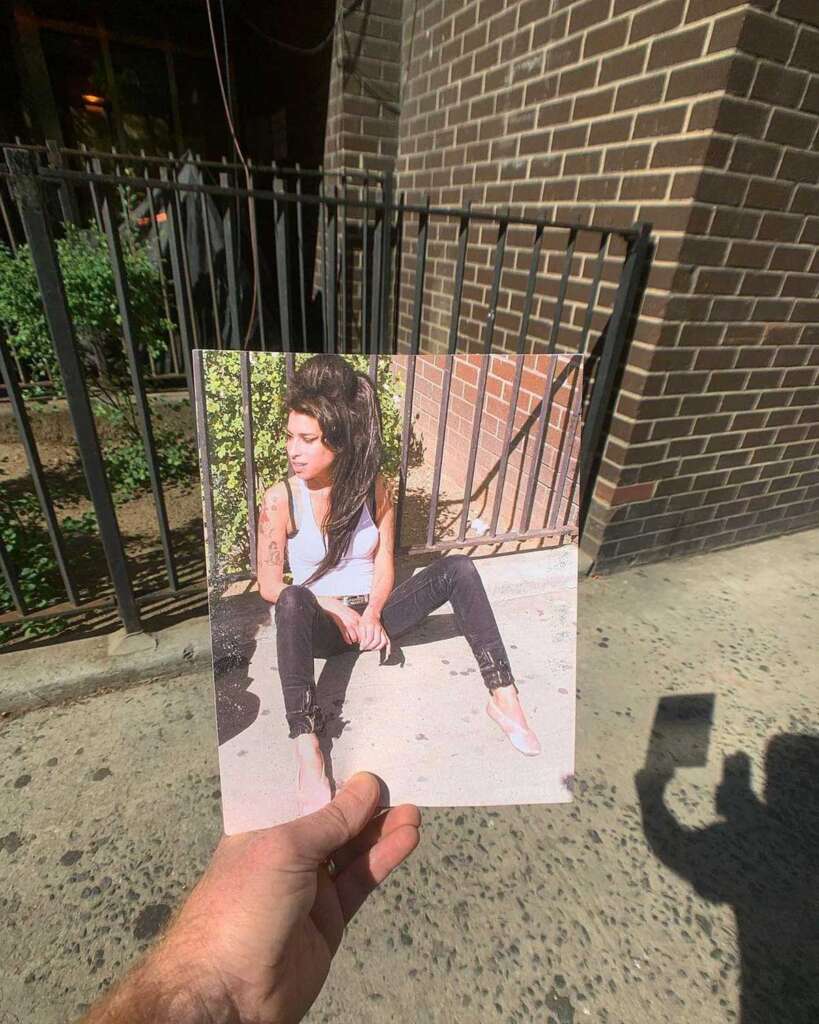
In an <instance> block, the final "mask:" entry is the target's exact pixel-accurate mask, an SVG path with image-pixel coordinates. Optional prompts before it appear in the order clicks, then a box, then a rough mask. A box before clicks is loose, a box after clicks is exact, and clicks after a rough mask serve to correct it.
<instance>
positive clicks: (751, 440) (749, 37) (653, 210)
mask: <svg viewBox="0 0 819 1024" xmlns="http://www.w3.org/2000/svg"><path fill="white" fill-rule="evenodd" d="M402 59H403V68H404V79H403V83H402V114H401V119H400V130H399V140H398V161H397V169H398V179H399V180H398V185H399V189H404V190H406V191H407V193H408V197H409V198H419V197H420V196H422V195H424V194H429V195H430V198H431V200H432V202H433V203H435V202H443V203H447V204H462V203H465V202H467V201H470V200H471V201H472V202H474V203H476V204H481V205H489V206H491V207H494V208H496V209H499V208H502V207H505V206H506V205H507V204H508V205H511V207H512V209H513V210H521V211H523V210H526V211H528V212H532V211H535V210H536V211H537V212H540V213H543V212H547V213H548V214H551V215H552V216H554V217H556V218H562V219H572V220H579V221H582V222H586V223H588V222H593V223H595V224H599V225H613V226H627V225H630V224H632V223H633V222H635V221H637V220H647V221H651V222H652V223H653V225H654V234H655V240H656V251H655V253H654V260H653V265H652V268H651V272H650V276H649V278H648V280H647V283H646V289H645V293H644V296H643V299H642V305H641V309H640V316H639V320H638V322H637V326H636V330H635V333H634V338H633V342H632V344H631V347H630V350H629V353H628V358H627V365H626V366H625V369H624V373H623V376H622V384H621V390H620V394H619V398H618V401H617V405H616V409H615V413H614V416H613V419H612V423H611V429H610V434H609V437H608V441H607V443H606V445H605V449H604V451H603V453H602V461H601V466H600V472H599V475H598V478H597V484H596V488H595V492H594V496H593V500H592V503H591V508H590V514H589V518H588V521H587V525H586V531H585V537H584V546H585V549H586V551H587V553H588V554H589V555H590V557H591V558H593V559H594V560H595V563H596V567H597V568H598V570H601V571H604V570H606V569H614V568H617V567H620V566H622V565H626V564H633V563H634V562H640V561H649V560H654V559H657V558H660V557H665V556H667V555H675V554H683V553H688V552H691V551H698V550H704V549H707V548H710V547H717V546H723V545H726V544H732V543H740V542H744V541H748V540H753V539H756V538H758V537H762V536H765V535H768V534H771V533H777V532H782V531H785V530H789V529H797V528H800V527H804V526H807V525H813V524H815V522H816V519H817V511H819V471H818V470H819V425H817V420H816V410H817V404H819V403H818V402H817V400H818V399H819V370H817V366H818V365H819V331H818V330H817V327H816V322H817V320H819V300H817V285H818V284H819V261H818V260H817V254H816V244H817V242H819V212H817V204H818V203H819V190H817V187H816V184H815V183H816V180H817V171H818V165H819V153H817V134H818V133H819V6H817V4H816V3H815V2H814V0H757V2H753V3H743V2H738V0H655V2H646V0H581V2H576V0H575V2H572V0H552V2H550V3H548V2H546V0H472V2H454V0H451V2H445V0H426V2H425V0H419V2H418V4H417V5H415V4H413V5H407V9H406V11H405V18H404V22H403V58H402ZM448 230H449V234H448V235H441V236H439V237H437V238H433V239H432V244H433V245H437V246H438V248H437V250H435V251H434V253H433V256H432V260H433V262H432V270H431V283H430V295H429V299H428V304H429V314H427V313H426V312H425V319H424V330H423V333H422V345H429V346H430V347H431V348H433V350H434V348H435V346H437V345H441V344H443V343H445V340H446V324H447V323H448V311H449V308H450V305H451V287H452V285H451V282H452V278H453V270H454V258H455V257H454V246H453V238H454V234H453V233H454V226H453V225H451V226H450V228H449V229H448ZM476 244H478V245H479V246H481V245H482V246H483V250H484V252H486V253H488V251H489V247H490V246H491V238H490V237H486V238H485V239H484V238H477V239H476ZM559 248H560V243H559V242H558V241H556V242H555V245H554V252H552V253H550V254H549V253H547V256H546V269H547V270H548V271H549V272H550V273H552V274H553V275H554V274H555V273H557V272H558V268H559V267H560V262H559ZM522 250H524V251H525V245H522ZM521 259H522V257H521ZM475 263H476V265H475V269H474V274H475V277H474V279H473V280H471V281H469V282H468V284H469V285H470V286H472V287H473V291H472V293H471V294H470V296H469V301H470V302H471V303H472V307H471V308H468V309H467V311H466V315H465V321H464V323H465V326H464V329H463V333H462V337H461V344H463V345H469V344H471V339H473V338H474V339H476V340H477V339H478V338H480V325H481V323H482V322H483V321H485V303H486V295H487V291H488V286H489V277H490V276H491V275H490V269H489V262H488V256H485V255H481V256H479V257H478V258H477V259H476V261H475ZM407 267H408V273H409V274H410V276H411V271H412V265H411V262H410V263H408V264H407ZM511 268H512V269H513V270H516V269H520V264H516V263H513V264H511ZM612 270H613V268H612V267H607V270H606V275H605V276H606V278H607V280H608V282H609V291H608V292H607V291H606V290H605V289H604V292H603V295H602V297H601V310H600V314H599V315H598V317H597V318H596V320H595V324H594V326H595V328H596V329H598V330H599V329H600V327H601V317H602V319H603V322H604V320H605V313H606V310H607V308H610V302H611V290H612V280H613V273H612ZM587 273H588V268H587V266H586V264H585V263H584V262H583V260H582V256H581V261H580V263H579V265H578V270H577V274H578V279H582V278H584V277H586V276H587ZM551 287H552V291H553V290H554V285H552V286H551ZM543 299H544V301H545V300H547V299H548V296H547V295H545V294H544V296H543ZM518 308H519V303H518ZM514 312H515V310H514V309H512V308H510V309H509V313H510V317H509V318H508V320H507V321H506V323H503V322H501V323H500V325H499V326H500V331H499V333H498V334H497V335H496V338H495V342H496V344H499V345H507V346H508V344H509V338H510V337H512V336H513V335H514V315H513V314H514ZM539 312H540V314H542V322H538V319H537V318H536V319H535V321H534V323H533V330H532V336H533V338H534V339H535V340H541V339H542V337H543V331H544V330H545V329H546V328H547V326H548V306H544V307H543V308H542V309H541V310H540V311H539ZM570 320H571V316H570Z"/></svg>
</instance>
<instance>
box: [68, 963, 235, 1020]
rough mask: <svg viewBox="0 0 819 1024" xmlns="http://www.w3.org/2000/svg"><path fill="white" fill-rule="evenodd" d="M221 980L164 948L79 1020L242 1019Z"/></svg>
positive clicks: (138, 967) (135, 969)
mask: <svg viewBox="0 0 819 1024" xmlns="http://www.w3.org/2000/svg"><path fill="white" fill-rule="evenodd" d="M240 1020H241V1018H240V1016H239V1013H238V1010H237V1008H236V1005H235V1003H234V1001H233V1000H232V999H231V998H230V995H229V994H228V992H227V990H226V988H225V986H224V985H223V984H222V983H221V981H220V980H219V979H218V978H217V977H215V976H214V975H212V974H211V973H209V972H208V971H207V970H206V969H204V968H202V969H198V968H197V966H196V965H195V964H194V963H193V962H192V961H191V960H185V959H182V958H180V957H177V956H176V955H175V954H173V953H171V952H170V951H166V950H165V949H163V948H162V947H160V948H159V949H157V950H155V951H153V952H151V953H150V954H149V955H148V956H147V957H146V958H145V959H144V960H143V961H141V962H140V963H139V964H137V966H136V967H134V968H133V969H132V970H131V971H130V972H129V973H128V974H127V975H126V976H125V978H123V979H122V981H121V982H120V983H119V984H118V985H117V986H116V987H115V988H114V989H112V990H111V992H110V993H109V994H108V996H107V997H106V998H105V999H104V1000H103V1002H101V1003H99V1004H98V1005H97V1006H96V1007H95V1008H94V1009H92V1011H91V1012H90V1014H89V1015H88V1016H87V1017H85V1018H83V1020H82V1021H81V1024H240Z"/></svg>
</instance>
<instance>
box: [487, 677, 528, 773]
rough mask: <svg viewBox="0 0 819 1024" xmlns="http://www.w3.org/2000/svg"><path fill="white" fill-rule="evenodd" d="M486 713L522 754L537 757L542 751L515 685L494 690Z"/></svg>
mask: <svg viewBox="0 0 819 1024" xmlns="http://www.w3.org/2000/svg"><path fill="white" fill-rule="evenodd" d="M486 713H487V714H488V715H489V717H490V718H491V719H492V721H493V722H495V724H496V725H498V726H499V727H500V729H502V730H503V732H504V733H506V735H507V737H508V738H509V742H510V743H511V744H512V746H513V747H514V748H515V749H516V750H519V751H520V752H521V754H526V756H527V757H535V756H536V755H537V754H539V753H540V752H541V746H540V741H539V740H538V738H537V736H536V735H535V734H534V732H533V731H532V730H531V728H530V727H529V723H528V722H527V721H526V715H524V713H523V708H522V707H521V706H520V701H519V700H518V695H517V693H516V691H515V687H514V686H501V687H498V689H496V690H494V691H493V692H492V696H491V697H490V698H489V703H488V704H487V705H486Z"/></svg>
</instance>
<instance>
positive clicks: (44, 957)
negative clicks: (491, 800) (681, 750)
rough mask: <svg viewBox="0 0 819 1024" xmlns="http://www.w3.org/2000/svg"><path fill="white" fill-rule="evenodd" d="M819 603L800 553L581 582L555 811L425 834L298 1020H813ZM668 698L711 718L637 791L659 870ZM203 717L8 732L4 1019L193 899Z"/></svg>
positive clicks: (210, 779)
mask: <svg viewBox="0 0 819 1024" xmlns="http://www.w3.org/2000/svg"><path fill="white" fill-rule="evenodd" d="M818 595H819V532H817V531H812V532H807V533H801V534H796V535H793V536H790V537H784V538H779V539H776V540H773V541H769V542H766V543H764V544H758V545H755V546H752V547H746V548H741V549H735V550H732V551H726V552H722V553H717V554H712V555H707V556H702V557H699V558H695V559H689V560H684V561H677V562H666V563H663V564H660V565H657V566H652V567H648V568H644V569H639V570H631V571H629V572H626V573H622V574H620V575H618V576H615V577H609V578H601V579H591V580H584V581H583V582H582V584H581V588H580V640H579V669H578V689H579V699H578V705H577V713H578V733H577V782H576V800H575V802H574V803H573V804H564V805H559V806H551V807H550V806H543V807H533V806H525V807H520V808H506V809H497V810H496V809H481V808H478V809H467V810H449V809H440V808H439V809H434V810H433V809H431V810H428V811H426V812H425V813H424V821H425V824H424V828H423V839H422V844H421V848H420V849H419V851H417V852H416V854H415V855H414V857H413V858H412V859H411V861H410V862H409V864H408V865H407V866H405V867H404V868H402V869H401V870H399V871H398V872H397V873H396V874H395V876H394V877H393V878H392V879H391V880H390V881H389V882H388V883H387V884H386V885H385V887H384V888H383V890H382V892H381V893H380V894H378V895H377V896H376V897H374V898H373V899H372V900H371V901H370V902H369V903H368V904H367V905H366V906H365V907H364V908H363V909H362V910H361V911H360V913H359V915H358V917H357V918H356V920H355V921H354V923H353V924H352V926H351V927H350V929H349V931H348V934H347V936H346V939H345V941H344V944H343V946H342V949H341V951H340V953H339V955H338V957H337V960H336V964H335V967H334V970H333V973H332V975H331V978H330V981H329V983H328V985H327V986H326V988H325V990H324V992H323V994H322V995H321V997H320V998H319V1000H318V1002H317V1003H316V1005H315V1007H314V1008H313V1011H312V1012H311V1014H310V1018H309V1019H310V1021H312V1022H319V1021H328V1022H329V1021H333V1022H341V1021H345V1022H346V1021H350V1020H356V1021H357V1022H361V1024H364V1022H370V1021H372V1022H376V1021H378V1022H381V1021H383V1020H385V1019H389V1018H391V1017H400V1018H401V1019H412V1020H418V1021H435V1022H451V1021H464V1022H474V1021H496V1020H497V1021H504V1022H509V1021H520V1022H527V1024H528V1022H531V1021H538V1022H540V1021H546V1022H549V1021H557V1022H559V1024H567V1022H576V1021H582V1020H584V1019H589V1020H592V1021H602V1022H609V1024H613V1022H623V1024H634V1022H635V1021H638V1022H639V1021H646V1022H648V1021H651V1022H653V1021H655V1020H669V1021H674V1022H677V1024H686V1022H692V1024H694V1022H696V1024H704V1022H711V1021H724V1020H727V1021H730V1020H740V1019H744V1022H745V1024H755V1022H757V1021H764V1022H768V1021H770V1022H773V1021H774V1020H778V1021H787V1022H788V1024H794V1022H799V1021H803V1020H804V1021H808V1020H811V1021H815V1020H816V1019H819V1012H817V1011H816V1008H815V1006H816V1003H817V1001H819V995H818V994H817V989H816V985H817V981H816V979H817V977H819V969H817V964H816V956H817V945H816V938H815V936H816V931H815V928H816V923H815V922H816V903H815V900H816V883H815V878H816V872H817V863H816V861H817V852H816V851H817V850H818V849H819V834H817V833H819V826H818V825H817V820H818V819H819V806H817V805H818V804H819V798H817V787H819V781H817V779H819V773H817V770H816V764H817V755H816V749H817V744H819V734H817V727H816V722H817V717H816V708H817V697H819V683H818V681H817V669H816V656H815V652H816V636H817V634H818V633H819V630H817V619H819V613H817V610H816V609H817V596H818ZM688 694H713V695H714V698H715V701H714V715H713V724H712V726H711V727H710V730H707V729H705V728H704V727H703V726H702V723H692V728H693V729H694V730H695V732H696V735H697V737H698V738H699V739H700V740H707V757H706V760H705V764H704V766H699V767H697V766H692V767H682V768H679V769H678V770H677V771H676V773H675V774H674V776H673V778H672V779H671V781H670V782H669V783H668V786H667V788H666V790H665V793H664V794H663V791H662V789H661V782H662V777H661V776H660V775H659V774H657V773H656V772H655V774H654V775H648V776H645V777H644V778H645V785H644V788H643V803H644V812H645V818H646V822H647V827H648V829H649V832H650V835H651V839H652V845H653V849H652V848H651V847H650V846H649V843H648V841H647V838H646V832H645V831H644V821H643V816H642V815H641V810H640V804H639V802H638V799H637V793H636V789H635V784H634V776H635V773H636V772H637V771H638V770H639V769H640V768H641V767H642V766H643V764H644V762H645V759H646V752H647V749H648V745H649V737H650V734H651V726H652V721H653V719H654V715H655V712H656V708H657V703H658V701H659V699H660V698H661V697H663V696H669V695H678V696H682V695H688ZM212 707H213V705H212V698H211V681H210V678H209V676H208V675H206V674H199V675H194V676H190V677H187V678H185V679H183V680H175V681H171V682H165V683H156V684H150V685H145V686H141V687H136V688H134V689H130V690H126V691H123V692H119V693H109V694H102V695H99V696H96V697H92V698H87V699H85V700H83V701H81V702H77V703H75V704H73V705H68V706H64V707H60V708H52V709H45V710H39V711H33V712H29V713H28V714H26V715H24V716H23V717H21V718H18V719H15V720H13V721H10V722H7V723H6V724H5V725H4V726H3V731H2V733H1V734H0V765H2V768H0V793H1V794H2V796H0V800H2V809H1V810H0V874H1V875H2V879H3V885H2V888H0V908H2V928H1V929H0V959H1V960H2V963H3V978H2V980H0V1020H2V1021H4V1022H5V1021H11V1022H13V1021H21V1022H22V1021H25V1022H26V1024H29V1022H30V1024H46V1022H48V1024H52V1022H53V1024H56V1022H63V1021H65V1020H67V1019H71V1018H72V1017H73V1016H75V1015H77V1014H79V1013H80V1012H81V1010H82V1009H83V1007H84V1006H85V1005H86V1004H87V1003H89V1002H90V1001H92V1000H93V999H94V998H95V996H96V995H97V994H98V992H99V991H101V990H102V989H103V988H105V987H106V986H107V985H108V984H109V983H110V982H111V980H112V979H113V978H115V977H117V976H118V975H119V974H120V973H121V971H122V970H123V968H124V967H125V965H127V964H128V963H129V962H130V961H131V960H132V959H133V958H134V956H135V955H136V954H137V953H138V951H139V950H141V949H143V948H144V947H145V946H146V945H147V944H148V943H149V941H150V939H151V937H152V936H153V935H154V934H155V933H156V932H157V930H158V929H159V928H161V926H162V924H163V922H164V921H165V920H166V919H167V917H168V915H169V913H170V911H171V909H172V908H173V906H174V905H175V904H176V902H177V901H178V899H179V898H180V896H181V895H182V893H183V892H184V891H185V890H186V888H187V887H189V886H190V885H191V884H192V883H193V881H194V880H195V878H196V877H197V875H198V873H199V871H200V870H201V868H202V867H203V866H204V864H205V863H206V861H207V858H208V855H209V853H210V850H211V849H212V847H213V845H214V843H215V841H216V839H217V837H218V834H219V831H220V825H221V821H220V814H219V780H218V775H217V765H216V750H215V744H214V726H213V710H212ZM661 732H662V730H661ZM772 740H774V742H773V743H771V741H772ZM663 741H664V738H663V736H660V737H656V736H655V740H654V745H655V748H656V747H657V745H658V744H659V746H662V743H663ZM702 752H703V753H706V751H705V748H704V747H703V748H702ZM737 752H743V753H744V754H746V755H747V757H748V759H749V771H750V787H751V788H749V787H748V785H747V783H746V775H745V763H744V761H743V759H741V758H736V757H734V758H733V759H731V760H729V761H728V764H727V771H726V765H725V758H726V757H729V756H730V755H733V754H736V753H737ZM766 752H767V756H768V763H767V774H766V765H765V758H766ZM696 760H697V758H696V757H692V758H691V761H692V762H695V761H696ZM655 763H656V762H655ZM663 801H664V802H663ZM715 803H718V804H719V810H718V809H717V807H716V806H715ZM669 812H670V813H669ZM714 823H716V824H717V827H715V828H710V829H708V830H707V831H705V826H709V825H712V824H714ZM680 824H682V825H684V826H686V828H687V829H688V830H689V831H680V829H679V825H680ZM693 830H696V831H693ZM811 900H813V901H814V902H813V904H812V906H813V911H812V912H811V910H810V907H811V902H810V901H811ZM737 922H739V935H740V940H739V941H738V927H737ZM806 929H807V931H806ZM811 929H813V931H812V933H811V931H810V930H811ZM811 934H812V935H813V945H811V943H810V935H811ZM797 951H798V955H796V952H797ZM743 967H744V975H743V976H741V973H740V972H741V968H743ZM741 999H742V1000H743V1001H744V1018H740V1001H741ZM812 1004H813V1008H811V1007H812Z"/></svg>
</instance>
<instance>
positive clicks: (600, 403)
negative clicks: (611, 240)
mask: <svg viewBox="0 0 819 1024" xmlns="http://www.w3.org/2000/svg"><path fill="white" fill-rule="evenodd" d="M635 227H636V231H637V235H636V237H635V238H634V239H633V240H632V242H631V244H630V246H629V249H628V253H627V255H626V260H625V265H624V267H623V273H622V276H621V277H620V284H619V287H618V289H617V295H616V296H615V299H614V308H613V309H612V312H611V319H610V320H609V322H608V326H607V328H606V339H605V344H604V346H603V354H602V356H601V357H600V365H599V366H598V367H597V373H596V374H595V378H594V389H593V391H592V395H591V399H590V401H589V409H588V412H587V414H586V422H585V424H584V425H583V436H582V441H581V450H580V470H579V474H578V475H579V478H580V479H579V483H580V492H579V494H580V503H581V506H585V507H588V500H589V499H590V498H591V495H590V494H587V489H588V486H589V483H590V480H591V472H592V467H593V465H594V460H595V456H596V454H597V450H598V448H599V446H600V441H601V439H602V433H603V423H604V421H605V418H606V413H607V412H608V408H609V399H610V398H611V390H612V387H613V386H614V379H615V377H616V375H617V367H618V366H619V364H620V358H621V356H622V354H623V349H624V347H625V344H626V331H627V329H628V323H629V320H630V318H631V314H632V312H633V309H634V301H635V299H636V298H637V288H638V286H639V284H640V278H641V276H642V273H643V267H644V266H645V262H646V259H647V258H648V251H649V240H650V238H651V224H648V223H640V224H637V225H636V226H635Z"/></svg>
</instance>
